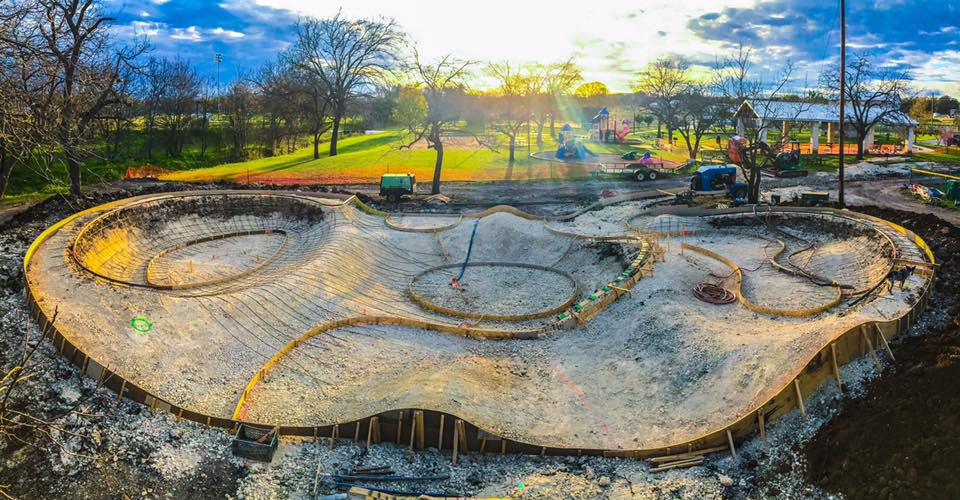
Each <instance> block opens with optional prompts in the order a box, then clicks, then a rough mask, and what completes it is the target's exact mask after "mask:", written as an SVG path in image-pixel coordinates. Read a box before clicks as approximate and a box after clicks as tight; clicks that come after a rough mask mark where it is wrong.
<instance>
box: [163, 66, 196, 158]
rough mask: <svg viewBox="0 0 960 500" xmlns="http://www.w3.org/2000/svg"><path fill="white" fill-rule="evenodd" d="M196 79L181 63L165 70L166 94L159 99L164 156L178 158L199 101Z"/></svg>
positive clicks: (192, 69) (192, 72) (188, 68)
mask: <svg viewBox="0 0 960 500" xmlns="http://www.w3.org/2000/svg"><path fill="white" fill-rule="evenodd" d="M200 85H201V82H200V76H199V75H197V71H196V69H194V67H193V66H191V65H190V64H189V63H187V62H186V61H183V60H175V61H173V62H171V63H170V64H169V66H168V73H167V84H166V85H165V89H166V91H165V92H164V94H163V97H162V101H161V102H162V106H161V109H162V111H163V113H162V114H161V115H160V123H161V125H162V126H163V128H164V130H165V131H166V134H167V155H168V156H180V154H181V153H182V152H183V146H184V142H186V137H187V132H188V131H189V127H190V122H191V120H192V119H193V113H194V111H195V110H196V104H197V100H198V99H199V98H200Z"/></svg>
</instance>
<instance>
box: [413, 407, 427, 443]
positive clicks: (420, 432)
mask: <svg viewBox="0 0 960 500" xmlns="http://www.w3.org/2000/svg"><path fill="white" fill-rule="evenodd" d="M413 416H414V420H415V421H416V423H417V449H418V450H422V449H423V448H424V446H425V445H426V443H425V438H426V436H424V434H425V430H426V429H424V425H423V410H417V411H416V412H415V413H414V414H413Z"/></svg>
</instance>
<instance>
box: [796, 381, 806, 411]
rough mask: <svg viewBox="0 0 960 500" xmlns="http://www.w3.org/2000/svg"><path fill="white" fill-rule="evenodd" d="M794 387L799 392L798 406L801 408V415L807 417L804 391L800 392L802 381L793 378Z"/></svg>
mask: <svg viewBox="0 0 960 500" xmlns="http://www.w3.org/2000/svg"><path fill="white" fill-rule="evenodd" d="M793 389H794V390H795V391H796V393H797V407H798V408H800V416H802V417H803V418H807V409H806V407H804V406H803V393H801V392H800V381H798V380H797V379H793Z"/></svg>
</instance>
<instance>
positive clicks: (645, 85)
mask: <svg viewBox="0 0 960 500" xmlns="http://www.w3.org/2000/svg"><path fill="white" fill-rule="evenodd" d="M689 67H690V65H689V63H688V62H687V61H686V60H684V59H682V58H679V57H661V58H659V59H657V60H655V61H653V62H651V63H649V64H647V66H646V67H645V68H644V69H643V71H641V72H640V76H639V78H638V79H637V81H636V82H635V83H634V91H635V92H638V93H640V94H643V96H644V97H645V98H646V101H647V108H648V109H650V112H651V113H652V114H653V116H655V117H656V118H657V138H658V139H659V138H660V137H661V126H662V125H666V126H667V136H668V137H669V141H670V142H673V130H674V129H675V128H676V127H677V120H678V117H679V115H680V111H681V110H680V99H679V98H680V95H681V94H683V93H684V92H685V91H687V88H688V86H689V85H690V84H691V83H692V82H691V80H690V76H689Z"/></svg>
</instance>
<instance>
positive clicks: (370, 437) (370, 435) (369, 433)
mask: <svg viewBox="0 0 960 500" xmlns="http://www.w3.org/2000/svg"><path fill="white" fill-rule="evenodd" d="M374 418H376V417H370V420H369V421H368V422H367V448H370V442H371V441H372V440H373V419H374Z"/></svg>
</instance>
